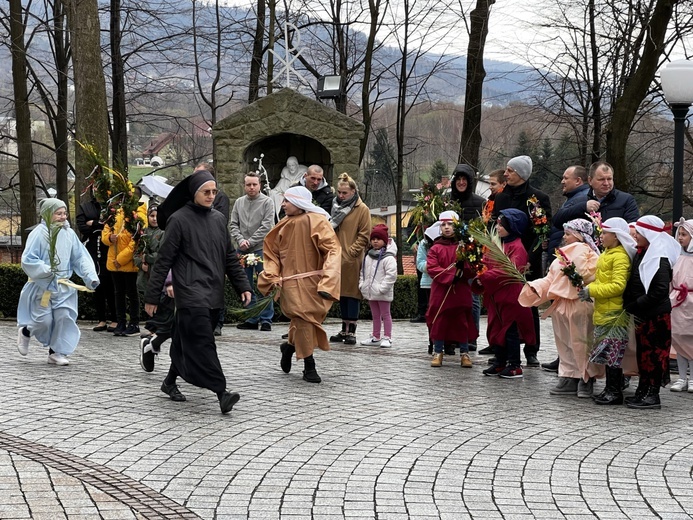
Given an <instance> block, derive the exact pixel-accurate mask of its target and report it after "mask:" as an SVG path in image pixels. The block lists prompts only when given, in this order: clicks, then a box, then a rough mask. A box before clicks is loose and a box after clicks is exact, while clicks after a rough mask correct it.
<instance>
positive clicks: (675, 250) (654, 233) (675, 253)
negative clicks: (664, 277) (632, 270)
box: [635, 215, 681, 292]
mask: <svg viewBox="0 0 693 520" xmlns="http://www.w3.org/2000/svg"><path fill="white" fill-rule="evenodd" d="M635 229H636V230H637V231H638V233H640V234H641V235H642V236H643V237H645V238H646V239H647V241H648V242H649V243H650V245H649V246H648V247H647V249H646V250H645V255H644V256H643V258H642V261H641V262H640V267H639V268H638V271H639V272H640V281H641V282H642V285H643V287H644V288H645V292H647V291H648V290H649V289H650V283H651V282H652V278H654V275H655V273H656V272H657V270H658V269H659V259H660V258H666V259H667V260H668V261H669V265H670V266H671V267H674V264H675V263H676V260H677V259H678V257H679V254H680V253H681V245H680V244H679V243H678V242H677V241H676V240H674V237H672V236H671V235H670V234H669V233H668V232H667V231H669V227H668V226H665V225H664V222H662V219H660V218H659V217H655V216H652V215H645V216H644V217H640V218H639V219H638V220H637V222H636V223H635Z"/></svg>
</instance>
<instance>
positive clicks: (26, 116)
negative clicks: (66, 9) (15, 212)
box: [10, 0, 36, 247]
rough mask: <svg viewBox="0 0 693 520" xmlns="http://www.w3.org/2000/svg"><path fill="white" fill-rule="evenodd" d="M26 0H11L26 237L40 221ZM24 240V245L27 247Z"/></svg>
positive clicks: (22, 204)
mask: <svg viewBox="0 0 693 520" xmlns="http://www.w3.org/2000/svg"><path fill="white" fill-rule="evenodd" d="M22 13H23V10H22V2H21V1H20V0H10V35H11V38H12V47H11V49H12V79H13V84H14V108H15V114H16V120H17V148H18V149H17V152H18V156H19V190H20V212H21V215H22V238H24V239H26V236H27V232H26V230H27V228H29V227H31V226H33V225H35V224H36V185H35V184H34V160H33V154H32V149H31V114H30V111H29V93H28V90H27V59H26V48H25V46H24V27H25V23H24V20H23V19H22ZM24 242H25V241H24V240H22V247H24Z"/></svg>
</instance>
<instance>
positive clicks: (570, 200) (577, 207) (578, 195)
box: [549, 184, 590, 254]
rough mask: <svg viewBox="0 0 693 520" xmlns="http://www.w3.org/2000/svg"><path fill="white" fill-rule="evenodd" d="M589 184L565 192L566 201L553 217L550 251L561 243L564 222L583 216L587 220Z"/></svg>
mask: <svg viewBox="0 0 693 520" xmlns="http://www.w3.org/2000/svg"><path fill="white" fill-rule="evenodd" d="M589 189H590V186H589V184H581V185H580V186H578V187H577V188H575V189H574V190H573V191H569V192H568V193H566V194H565V197H566V199H567V200H566V201H565V202H564V203H563V205H562V206H561V207H560V208H558V210H557V211H556V213H555V214H554V216H553V219H551V237H550V238H549V253H551V254H553V252H554V250H555V249H556V248H557V247H558V246H559V245H561V239H562V238H563V224H565V223H566V222H570V221H571V220H575V219H576V218H581V219H585V220H587V219H588V217H587V192H588V191H589Z"/></svg>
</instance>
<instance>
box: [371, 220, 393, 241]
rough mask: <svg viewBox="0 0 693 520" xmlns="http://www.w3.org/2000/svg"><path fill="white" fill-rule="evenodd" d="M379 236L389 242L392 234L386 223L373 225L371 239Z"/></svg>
mask: <svg viewBox="0 0 693 520" xmlns="http://www.w3.org/2000/svg"><path fill="white" fill-rule="evenodd" d="M374 238H379V239H380V240H382V241H383V242H385V243H387V239H388V238H390V234H389V233H388V231H387V226H386V225H385V224H376V225H375V226H373V230H372V231H371V239H374Z"/></svg>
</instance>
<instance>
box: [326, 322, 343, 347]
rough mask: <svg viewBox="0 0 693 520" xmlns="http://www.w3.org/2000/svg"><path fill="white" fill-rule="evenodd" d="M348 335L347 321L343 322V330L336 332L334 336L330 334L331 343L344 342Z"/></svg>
mask: <svg viewBox="0 0 693 520" xmlns="http://www.w3.org/2000/svg"><path fill="white" fill-rule="evenodd" d="M346 337H347V324H346V322H345V321H343V322H342V330H341V331H340V332H338V333H337V334H335V335H334V336H330V343H344V340H345V339H346Z"/></svg>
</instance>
